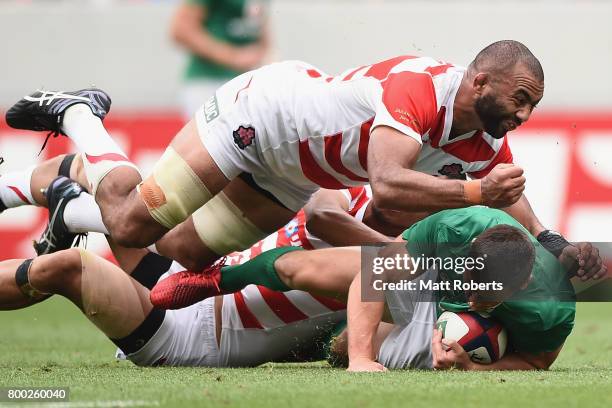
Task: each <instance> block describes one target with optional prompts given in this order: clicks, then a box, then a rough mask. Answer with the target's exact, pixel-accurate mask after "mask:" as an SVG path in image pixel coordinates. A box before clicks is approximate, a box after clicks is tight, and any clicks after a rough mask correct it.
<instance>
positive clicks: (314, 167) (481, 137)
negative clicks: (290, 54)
mask: <svg viewBox="0 0 612 408" xmlns="http://www.w3.org/2000/svg"><path fill="white" fill-rule="evenodd" d="M287 66H288V68H287V69H286V70H285V71H283V70H282V69H279V70H276V71H272V70H271V71H270V74H269V75H261V76H258V75H257V74H255V75H254V76H253V81H252V83H250V87H249V93H253V94H254V96H255V97H254V98H249V100H248V102H247V103H248V109H249V111H250V113H251V116H252V117H253V118H256V119H254V120H255V121H256V122H257V123H255V124H254V126H255V128H256V129H257V131H258V143H259V145H258V147H257V148H258V149H259V152H260V154H261V157H262V158H263V159H264V160H265V162H266V163H267V165H268V166H270V167H271V168H272V170H273V171H274V172H275V174H283V175H284V177H287V178H288V179H290V180H292V182H294V183H296V184H297V185H312V184H316V185H318V186H320V187H324V188H329V189H344V188H348V187H351V186H358V185H364V184H367V183H368V173H367V151H368V143H369V138H370V132H371V131H372V129H374V128H376V127H377V126H381V125H384V126H389V127H392V128H394V129H397V130H398V131H400V132H402V133H404V134H406V136H407V137H412V138H413V139H414V140H416V141H417V142H419V143H420V144H422V146H423V147H422V151H421V153H420V156H419V159H418V161H417V162H416V164H415V166H414V169H415V170H418V171H421V172H424V173H427V174H430V175H448V176H452V177H460V176H464V175H466V174H467V175H469V176H471V177H474V178H480V177H484V176H485V175H486V174H488V172H489V171H490V170H491V169H492V168H493V167H494V166H495V165H496V164H498V163H511V162H512V154H511V152H510V148H509V147H508V144H507V141H506V138H505V137H504V138H503V139H495V138H493V137H492V136H490V135H489V134H487V133H486V132H484V131H473V132H470V133H467V134H465V135H462V136H459V137H456V138H454V139H453V140H449V133H450V131H451V126H452V121H453V104H454V100H455V96H456V94H457V91H458V89H459V85H460V83H461V80H462V78H463V75H464V73H465V68H463V67H458V66H455V65H452V64H448V63H444V62H440V61H436V60H434V59H432V58H429V57H412V56H400V57H396V58H392V59H389V60H386V61H382V62H379V63H376V64H373V65H367V66H362V67H358V68H354V69H351V70H348V71H346V72H344V73H342V74H340V75H338V76H335V77H332V76H327V75H325V74H324V73H322V72H321V71H319V70H317V69H316V68H314V67H312V66H310V65H308V64H305V63H302V65H301V66H300V65H299V63H295V62H294V63H293V65H287ZM296 70H297V71H296ZM255 72H257V71H255ZM279 76H280V77H279ZM262 101H263V102H262ZM296 163H299V166H296Z"/></svg>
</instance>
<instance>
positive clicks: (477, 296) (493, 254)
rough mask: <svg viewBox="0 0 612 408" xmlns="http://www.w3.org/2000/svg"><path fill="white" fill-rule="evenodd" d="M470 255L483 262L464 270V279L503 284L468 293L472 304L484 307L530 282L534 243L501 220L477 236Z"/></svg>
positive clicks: (504, 297) (496, 303) (503, 298)
mask: <svg viewBox="0 0 612 408" xmlns="http://www.w3.org/2000/svg"><path fill="white" fill-rule="evenodd" d="M470 257H471V258H472V259H474V260H478V259H480V260H481V262H480V263H477V266H475V267H474V268H473V269H471V270H470V271H467V272H466V273H465V274H464V279H465V280H468V281H469V280H472V281H474V282H480V283H485V284H486V283H492V282H498V283H501V285H502V288H501V290H499V289H500V288H493V287H490V288H487V289H486V290H475V291H470V292H469V293H468V300H469V302H470V304H472V305H473V306H476V307H475V309H476V310H482V309H487V308H490V307H494V306H496V305H498V304H499V303H501V302H503V301H504V300H505V299H507V298H509V297H510V296H512V295H513V294H514V293H516V292H517V291H519V290H521V289H523V288H525V287H526V286H527V284H528V283H529V281H530V278H531V270H532V269H533V264H534V262H535V247H534V245H533V243H532V242H531V241H530V240H529V238H528V237H527V234H525V233H524V232H523V231H521V230H520V229H518V228H516V227H513V226H510V225H503V224H502V225H496V226H494V227H491V228H489V229H487V230H485V231H484V232H482V233H481V234H480V235H478V237H476V239H475V240H474V241H473V242H472V245H471V247H470Z"/></svg>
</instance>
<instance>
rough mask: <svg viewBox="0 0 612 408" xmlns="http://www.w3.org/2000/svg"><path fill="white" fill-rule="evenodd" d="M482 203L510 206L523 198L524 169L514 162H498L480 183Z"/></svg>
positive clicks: (495, 206) (494, 206) (499, 206)
mask: <svg viewBox="0 0 612 408" xmlns="http://www.w3.org/2000/svg"><path fill="white" fill-rule="evenodd" d="M480 189H481V193H482V204H484V205H487V206H489V207H493V208H503V207H508V206H510V205H512V204H514V203H515V202H517V201H518V199H519V198H521V195H522V194H523V190H525V177H524V176H523V169H522V168H520V167H518V166H515V165H514V164H507V163H502V164H498V165H497V166H495V167H494V168H493V170H491V172H490V173H489V174H488V175H487V176H485V177H484V178H483V179H482V181H481V185H480Z"/></svg>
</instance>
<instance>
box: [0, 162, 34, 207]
mask: <svg viewBox="0 0 612 408" xmlns="http://www.w3.org/2000/svg"><path fill="white" fill-rule="evenodd" d="M34 168H35V166H31V167H28V168H27V169H25V170H22V171H12V172H10V173H7V174H3V175H2V176H0V200H1V201H2V202H3V203H4V205H5V206H6V207H7V208H14V207H19V206H22V205H38V203H36V202H35V201H34V197H32V191H31V190H30V182H31V181H32V172H33V171H34Z"/></svg>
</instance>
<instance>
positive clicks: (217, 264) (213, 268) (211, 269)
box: [201, 256, 227, 292]
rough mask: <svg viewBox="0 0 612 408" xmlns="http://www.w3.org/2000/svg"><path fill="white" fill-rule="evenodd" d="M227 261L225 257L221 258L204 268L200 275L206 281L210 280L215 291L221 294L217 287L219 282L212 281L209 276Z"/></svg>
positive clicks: (216, 280)
mask: <svg viewBox="0 0 612 408" xmlns="http://www.w3.org/2000/svg"><path fill="white" fill-rule="evenodd" d="M226 261H227V256H224V257H223V258H221V259H219V260H218V261H217V262H215V263H214V264H212V265H210V266H208V267H207V268H205V269H204V270H203V271H202V272H201V274H202V275H204V277H205V278H206V279H207V280H212V281H213V283H214V285H215V288H217V291H219V292H221V288H220V287H219V282H218V279H212V278H211V275H212V274H213V273H214V272H215V271H216V270H220V269H221V268H222V267H223V266H224V265H225V262H226Z"/></svg>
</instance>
